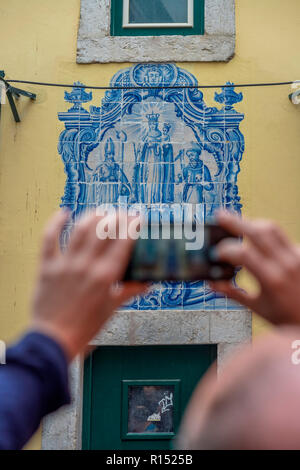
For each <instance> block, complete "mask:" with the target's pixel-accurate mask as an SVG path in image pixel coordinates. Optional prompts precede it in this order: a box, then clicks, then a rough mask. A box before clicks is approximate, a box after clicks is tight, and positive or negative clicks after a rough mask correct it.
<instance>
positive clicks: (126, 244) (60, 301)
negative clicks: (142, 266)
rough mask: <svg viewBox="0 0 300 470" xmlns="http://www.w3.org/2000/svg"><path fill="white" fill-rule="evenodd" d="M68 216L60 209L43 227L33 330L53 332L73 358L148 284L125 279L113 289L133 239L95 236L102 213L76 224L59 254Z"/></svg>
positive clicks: (122, 269)
mask: <svg viewBox="0 0 300 470" xmlns="http://www.w3.org/2000/svg"><path fill="white" fill-rule="evenodd" d="M126 217H127V216H126V215H125V214H121V215H120V217H119V218H118V217H116V218H115V221H114V222H116V226H117V229H118V226H119V224H120V223H121V222H122V219H124V218H126ZM67 219H68V213H67V212H64V211H59V212H58V213H56V214H55V216H54V217H53V218H52V219H51V220H50V222H49V223H48V225H47V228H46V231H45V235H44V240H43V248H42V253H41V260H40V268H39V275H38V279H37V284H36V288H35V294H34V299H33V320H32V329H34V330H38V331H41V332H43V333H45V334H47V335H49V336H52V337H53V338H54V339H55V340H57V342H58V343H60V344H61V346H62V347H63V349H64V350H65V352H66V354H67V357H68V359H69V360H71V359H73V358H74V357H75V356H76V355H77V354H79V353H81V352H83V351H84V349H85V347H86V346H87V344H88V342H89V341H90V340H91V339H92V338H93V337H94V336H95V334H96V333H97V332H98V331H99V329H100V328H101V327H103V325H104V323H105V322H106V321H107V320H108V319H109V317H110V316H111V315H112V314H113V312H114V311H115V310H116V309H117V308H118V307H119V306H120V305H121V304H122V303H124V302H125V301H127V300H128V299H129V298H131V297H133V296H134V295H138V294H141V293H142V292H144V291H145V289H146V286H145V285H144V284H140V283H136V284H134V283H127V284H124V285H123V286H118V287H116V282H117V281H120V280H121V279H122V275H123V273H124V271H125V269H126V266H127V263H128V260H129V257H130V253H131V249H132V247H133V243H134V241H133V240H132V239H131V238H130V237H128V238H126V239H125V240H122V239H118V238H117V239H106V240H100V239H99V238H97V235H96V227H97V224H98V222H99V221H100V219H101V217H99V216H96V215H95V214H92V215H88V216H86V217H85V218H83V219H82V220H81V221H80V222H79V224H78V225H77V227H76V228H75V229H74V231H73V233H72V234H71V238H70V241H69V244H68V247H67V249H66V250H65V251H64V252H63V253H62V252H61V250H60V249H59V246H58V245H59V243H58V242H59V236H60V233H61V230H62V228H63V226H64V224H65V223H66V221H67ZM123 222H124V220H123Z"/></svg>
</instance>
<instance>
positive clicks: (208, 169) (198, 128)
mask: <svg viewBox="0 0 300 470" xmlns="http://www.w3.org/2000/svg"><path fill="white" fill-rule="evenodd" d="M79 84H80V83H79V82H76V83H74V87H73V90H72V91H71V92H65V100H66V101H67V102H69V103H71V104H72V107H71V108H70V109H69V110H68V111H67V112H61V113H59V114H58V117H59V120H60V121H62V122H64V124H65V130H64V131H62V132H61V134H60V137H59V143H58V151H59V153H60V155H61V157H62V160H63V163H64V166H65V173H66V175H67V179H66V185H65V192H64V196H63V197H62V204H61V205H62V206H63V207H69V209H71V211H72V214H73V215H72V218H73V223H74V222H75V221H76V219H77V218H78V217H79V216H80V215H81V214H82V212H84V211H86V210H88V209H91V208H95V207H96V206H98V205H99V204H102V203H114V204H118V201H120V198H121V199H122V197H123V198H124V197H126V198H127V201H128V203H129V204H133V203H141V204H144V205H145V206H147V207H153V206H154V205H155V206H156V207H158V208H159V210H160V209H161V210H163V208H164V207H167V206H169V205H170V204H172V203H179V204H196V203H198V204H203V208H204V209H203V217H204V219H205V220H206V221H207V220H209V219H210V218H211V217H213V214H214V212H215V210H216V209H217V208H218V207H221V206H222V207H226V208H228V209H231V210H234V211H236V212H238V213H240V211H241V204H240V197H239V195H238V186H237V175H238V173H239V171H240V161H241V159H242V155H243V152H244V137H243V135H242V134H241V132H240V129H239V125H240V122H241V121H242V120H243V119H244V115H243V114H240V113H238V112H237V111H235V110H234V108H233V106H234V104H235V103H237V102H239V101H241V100H242V99H243V95H242V93H239V94H237V93H236V92H235V91H234V88H233V87H230V88H226V87H224V88H223V89H222V91H221V92H220V93H216V94H215V100H216V101H217V102H218V103H222V104H224V106H223V107H222V108H221V109H217V108H215V107H208V106H206V104H205V102H204V100H203V93H202V92H201V91H200V90H199V89H197V88H193V86H197V84H198V82H197V80H196V78H195V77H194V76H193V75H192V74H191V73H189V72H187V71H186V70H184V69H181V68H179V67H177V66H176V65H173V64H161V65H153V64H138V65H135V66H133V67H130V68H126V69H121V70H120V71H119V72H118V73H117V74H115V75H114V77H113V78H112V80H111V86H113V87H116V88H118V87H119V88H121V89H114V90H108V91H106V93H105V97H104V98H103V100H102V105H101V106H100V107H97V106H90V108H89V111H87V110H86V109H85V107H84V106H83V104H85V103H87V102H89V101H91V100H92V93H91V92H89V93H87V92H86V91H85V90H84V88H79V87H78V85H79ZM80 85H81V84H80ZM186 85H188V86H191V88H180V87H181V86H186ZM143 86H144V87H145V86H151V87H155V88H153V89H144V90H143V89H141V88H140V89H139V88H138V87H143ZM162 86H165V87H174V88H167V89H166V88H165V89H162V88H160V87H162ZM124 87H128V88H125V89H124ZM134 87H137V88H134ZM71 228H72V226H71V224H70V226H69V227H66V229H65V232H64V233H63V236H62V243H67V240H68V236H69V233H70V230H71ZM227 307H228V308H234V304H230V305H229V300H227V299H226V298H224V297H222V296H218V295H217V294H216V293H214V292H212V291H211V290H210V288H209V286H208V285H207V283H205V282H184V283H169V282H163V283H160V284H155V285H154V286H153V289H152V291H151V293H149V294H147V295H146V296H144V297H142V298H137V299H134V301H133V302H132V303H131V304H130V305H127V306H126V307H124V308H127V309H141V310H142V309H147V310H148V309H153V310H156V309H176V310H178V309H188V310H192V309H200V308H201V309H209V310H211V309H226V308H227Z"/></svg>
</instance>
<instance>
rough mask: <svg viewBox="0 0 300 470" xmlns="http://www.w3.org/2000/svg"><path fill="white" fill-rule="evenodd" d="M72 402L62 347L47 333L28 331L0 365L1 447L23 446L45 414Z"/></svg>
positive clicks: (17, 447)
mask: <svg viewBox="0 0 300 470" xmlns="http://www.w3.org/2000/svg"><path fill="white" fill-rule="evenodd" d="M69 402H70V396H69V388H68V364H67V360H66V357H65V354H64V352H63V350H62V349H61V347H60V346H59V345H58V344H57V343H56V342H55V341H54V340H52V339H51V338H49V337H48V336H46V335H44V334H41V333H36V332H32V333H28V334H27V335H25V336H24V337H23V338H22V339H21V340H20V341H19V342H18V343H17V344H15V345H14V346H12V347H10V348H8V350H7V353H6V364H4V365H1V366H0V449H6V450H11V449H21V448H22V447H23V446H24V444H25V443H26V442H27V441H28V439H29V438H30V437H31V436H32V434H33V433H34V432H35V431H36V430H37V428H38V426H39V424H40V422H41V419H42V418H43V417H44V416H45V415H46V414H48V413H51V412H52V411H55V410H56V409H57V408H59V407H60V406H62V405H65V404H67V403H69Z"/></svg>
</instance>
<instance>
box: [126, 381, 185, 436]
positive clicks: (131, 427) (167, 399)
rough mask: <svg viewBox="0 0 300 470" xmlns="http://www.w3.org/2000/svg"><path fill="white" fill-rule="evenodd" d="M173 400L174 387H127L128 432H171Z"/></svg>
mask: <svg viewBox="0 0 300 470" xmlns="http://www.w3.org/2000/svg"><path fill="white" fill-rule="evenodd" d="M173 400H174V385H168V386H160V385H159V386H158V385H154V386H153V385H145V386H140V385H131V386H129V389H128V432H133V433H138V434H140V433H156V432H173V431H174V424H173V410H174V408H173V407H174V401H173ZM177 406H178V405H177Z"/></svg>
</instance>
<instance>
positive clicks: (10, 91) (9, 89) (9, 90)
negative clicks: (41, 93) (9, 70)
mask: <svg viewBox="0 0 300 470" xmlns="http://www.w3.org/2000/svg"><path fill="white" fill-rule="evenodd" d="M4 77H5V72H4V70H0V82H2V83H3V84H4V86H5V92H6V96H7V99H8V102H9V105H10V109H11V112H12V113H13V117H14V120H15V122H21V119H20V116H19V113H18V110H17V107H16V103H15V100H14V97H15V98H17V99H18V98H20V96H21V95H22V96H26V97H27V98H30V99H31V100H35V99H36V94H35V93H31V92H29V91H25V90H21V89H20V88H16V87H13V86H11V85H10V84H9V83H8V82H7V81H6V80H5V79H4ZM0 106H1V104H0Z"/></svg>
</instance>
